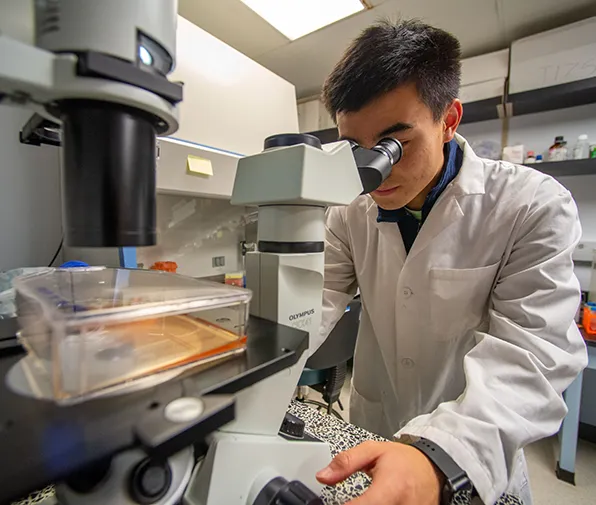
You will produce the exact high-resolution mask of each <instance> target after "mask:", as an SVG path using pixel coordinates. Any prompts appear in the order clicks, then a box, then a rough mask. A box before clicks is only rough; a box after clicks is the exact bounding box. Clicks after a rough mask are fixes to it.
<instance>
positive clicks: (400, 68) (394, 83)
mask: <svg viewBox="0 0 596 505" xmlns="http://www.w3.org/2000/svg"><path fill="white" fill-rule="evenodd" d="M460 60H461V49H460V45H459V41H458V40H457V39H456V38H455V37H454V36H453V35H451V34H449V33H447V32H445V31H443V30H440V29H438V28H434V27H432V26H429V25H427V24H424V23H422V22H420V21H416V20H410V21H400V22H397V23H393V22H391V21H381V22H379V23H377V24H374V25H372V26H370V27H369V28H367V29H366V30H364V31H363V32H362V34H361V35H360V36H359V37H358V38H357V39H356V40H355V41H354V42H353V43H352V44H351V45H350V47H349V48H348V49H347V51H346V52H345V54H344V55H343V57H342V59H341V60H340V61H339V62H338V63H337V65H336V66H335V68H334V69H333V71H332V72H331V75H329V77H328V78H327V80H326V82H325V85H324V86H323V95H322V97H323V102H324V104H325V107H327V110H328V111H329V113H330V114H331V117H332V118H333V119H335V117H336V114H337V113H338V112H355V111H358V110H360V109H361V108H362V107H364V106H365V105H367V104H368V103H370V102H371V101H372V100H374V99H375V98H378V97H379V96H381V95H383V94H384V93H387V92H388V91H392V90H393V89H395V88H397V87H398V86H401V85H404V84H409V83H414V84H415V85H416V89H417V90H418V95H419V97H420V99H421V100H422V101H423V102H424V103H425V104H426V105H427V106H428V108H429V109H430V110H431V111H432V114H433V118H434V119H435V121H438V120H439V119H441V117H442V115H443V113H444V112H445V109H446V107H447V105H449V104H450V103H451V101H452V100H453V99H454V98H457V96H458V93H459V83H460V77H461V62H460Z"/></svg>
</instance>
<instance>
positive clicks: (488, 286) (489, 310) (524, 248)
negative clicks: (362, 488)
mask: <svg viewBox="0 0 596 505" xmlns="http://www.w3.org/2000/svg"><path fill="white" fill-rule="evenodd" d="M456 139H457V141H458V143H459V145H460V146H461V147H462V149H463V151H464V158H463V165H462V167H461V170H460V172H459V174H458V176H457V177H456V178H455V179H454V180H453V181H452V182H451V183H450V184H449V185H448V186H447V188H446V189H445V191H444V192H443V193H442V194H441V196H440V197H439V199H438V200H437V202H436V203H435V205H434V206H433V208H432V210H431V212H430V214H429V216H428V218H427V219H426V221H425V223H424V225H423V226H422V228H421V230H420V232H419V234H418V237H417V238H416V241H415V242H414V245H413V247H412V249H411V250H410V252H409V254H408V255H407V256H406V251H405V249H404V245H403V242H402V239H401V235H400V232H399V228H398V226H397V224H395V223H386V222H383V223H377V212H378V210H377V206H376V205H375V203H374V202H373V200H372V199H371V198H370V197H369V196H361V197H359V198H357V199H356V200H355V201H354V202H353V203H352V204H351V205H349V206H347V207H336V208H331V209H329V210H328V214H327V243H326V249H325V290H324V295H323V323H322V328H321V340H322V339H324V338H325V337H326V335H328V333H329V332H330V331H331V329H332V328H333V326H334V325H335V323H336V322H337V320H338V319H339V318H340V317H341V315H342V314H343V313H344V309H345V307H346V304H347V303H348V302H349V300H350V299H351V298H352V296H353V294H354V293H355V291H356V289H357V288H359V289H360V293H361V295H362V302H363V312H362V319H361V323H360V332H359V335H358V342H357V344H356V352H355V360H354V377H353V383H352V386H353V387H352V397H351V404H350V420H351V421H352V422H353V423H355V424H357V425H359V426H362V427H364V428H366V429H368V430H370V431H373V432H375V433H378V434H381V435H383V436H385V437H388V438H390V437H392V436H394V437H396V438H400V437H402V436H405V435H411V436H422V437H425V438H427V439H430V440H432V441H434V442H435V443H437V444H438V445H440V446H441V447H442V448H443V449H444V450H445V451H446V452H447V453H448V454H450V456H451V457H452V458H453V459H454V460H455V461H456V462H457V463H458V465H459V466H460V467H462V468H463V469H464V470H465V471H466V472H467V473H468V475H469V477H470V478H471V480H472V482H473V483H474V486H475V487H476V490H477V491H478V493H479V496H480V498H481V499H482V501H483V502H484V503H486V504H492V503H494V502H495V501H496V500H497V499H498V498H499V496H500V495H501V494H502V493H504V492H509V493H512V494H516V495H519V496H521V497H522V498H525V500H526V502H529V501H531V495H530V491H529V486H528V480H527V470H526V465H525V459H524V456H523V451H522V449H523V447H524V446H525V445H527V444H529V443H531V442H533V441H535V440H538V439H540V438H543V437H546V436H549V435H551V434H553V433H555V432H556V431H557V430H558V428H559V425H560V423H561V420H562V419H563V417H564V416H565V413H566V407H565V403H564V402H563V400H562V397H561V394H562V392H563V391H564V390H565V389H566V388H567V386H568V385H569V384H570V383H571V382H572V380H573V379H574V378H575V377H576V375H577V374H578V373H579V371H580V370H581V369H582V368H583V367H585V366H586V363H587V354H586V349H585V345H584V343H583V340H582V337H581V335H580V333H579V331H578V329H577V327H576V325H575V323H574V315H575V313H576V309H577V306H578V303H579V298H580V287H579V283H578V281H577V279H576V277H575V275H574V273H573V263H572V258H571V254H572V252H573V250H574V248H575V246H576V244H577V243H578V241H579V240H580V236H581V228H580V223H579V220H578V214H577V208H576V205H575V203H574V201H573V199H572V197H571V195H570V194H569V192H568V191H567V190H566V189H565V188H564V187H563V186H561V185H560V184H559V183H558V182H556V181H555V180H554V179H552V178H551V177H549V176H546V175H544V174H542V173H540V172H538V171H535V170H532V169H530V168H527V167H523V166H517V165H513V164H511V163H506V162H500V161H492V160H485V159H481V158H478V157H477V156H476V155H475V154H474V152H473V151H472V149H471V148H470V146H469V145H468V143H467V142H466V141H465V140H464V139H463V138H462V137H461V136H457V137H456ZM398 170H399V168H398Z"/></svg>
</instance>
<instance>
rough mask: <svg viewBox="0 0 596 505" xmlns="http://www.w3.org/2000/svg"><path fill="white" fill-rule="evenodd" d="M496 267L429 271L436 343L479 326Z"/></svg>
mask: <svg viewBox="0 0 596 505" xmlns="http://www.w3.org/2000/svg"><path fill="white" fill-rule="evenodd" d="M499 265H500V263H496V264H494V265H489V266H486V267H480V268H432V269H431V270H430V319H431V330H432V333H433V336H434V337H435V338H436V339H437V340H441V341H447V340H452V339H455V338H459V337H461V336H463V335H464V334H465V333H466V332H467V331H468V330H472V329H475V328H477V327H478V326H479V325H480V323H481V322H482V321H483V319H484V318H485V317H486V316H487V313H488V301H489V296H490V293H491V291H492V287H493V284H494V281H495V276H496V275H497V271H498V269H499Z"/></svg>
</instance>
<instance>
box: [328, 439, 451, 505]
mask: <svg viewBox="0 0 596 505" xmlns="http://www.w3.org/2000/svg"><path fill="white" fill-rule="evenodd" d="M358 471H362V472H365V473H366V474H367V475H369V476H370V477H371V478H372V480H373V482H372V484H371V486H370V487H369V488H368V490H367V491H366V492H365V493H364V494H363V495H362V496H361V497H359V498H356V499H355V500H352V501H350V502H349V504H347V505H378V504H381V503H382V504H383V505H439V502H440V496H441V488H442V486H443V480H444V477H443V475H442V474H441V473H440V472H439V471H438V470H437V469H436V468H435V466H434V465H433V464H432V463H431V461H430V460H429V459H428V458H427V457H426V456H425V455H424V454H423V453H422V452H420V451H419V450H418V449H415V448H414V447H410V446H408V445H404V444H400V443H398V442H365V443H363V444H361V445H359V446H357V447H355V448H353V449H350V450H349V451H346V452H342V453H340V454H338V455H337V456H336V457H335V458H334V459H333V461H332V462H331V463H330V464H329V466H328V467H327V468H324V469H323V470H321V471H320V472H319V473H318V474H317V480H318V481H319V482H321V483H323V484H327V485H328V486H333V485H335V484H337V483H338V482H341V481H343V480H345V479H347V478H348V477H349V476H350V475H352V474H353V473H355V472H358Z"/></svg>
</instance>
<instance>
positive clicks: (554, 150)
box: [548, 135, 567, 161]
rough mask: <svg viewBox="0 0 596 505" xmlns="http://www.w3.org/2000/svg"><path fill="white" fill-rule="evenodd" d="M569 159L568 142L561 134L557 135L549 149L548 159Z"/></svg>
mask: <svg viewBox="0 0 596 505" xmlns="http://www.w3.org/2000/svg"><path fill="white" fill-rule="evenodd" d="M566 159H567V142H565V138H564V137H563V136H562V135H560V136H557V137H555V143H554V144H553V145H552V146H550V147H549V149H548V161H564V160H566Z"/></svg>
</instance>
